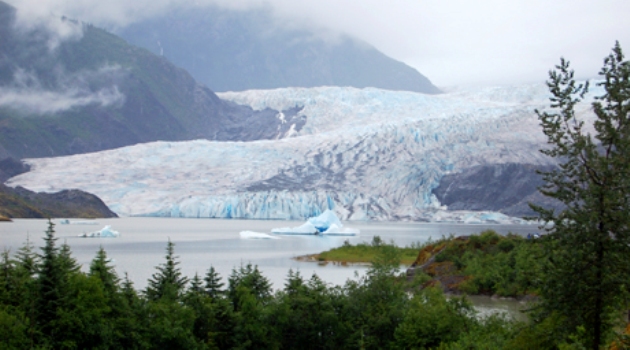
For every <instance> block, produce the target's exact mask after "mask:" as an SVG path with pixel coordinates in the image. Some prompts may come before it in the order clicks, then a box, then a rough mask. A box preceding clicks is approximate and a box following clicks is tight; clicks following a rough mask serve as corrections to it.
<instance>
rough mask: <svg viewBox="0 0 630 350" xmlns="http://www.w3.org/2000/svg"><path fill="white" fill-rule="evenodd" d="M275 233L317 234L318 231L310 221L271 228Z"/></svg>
mask: <svg viewBox="0 0 630 350" xmlns="http://www.w3.org/2000/svg"><path fill="white" fill-rule="evenodd" d="M271 232H272V233H275V234H277V235H318V234H319V233H320V231H319V230H318V229H317V228H316V227H315V226H314V225H313V224H311V223H310V222H306V223H304V224H302V225H300V226H297V227H281V228H274V229H272V230H271Z"/></svg>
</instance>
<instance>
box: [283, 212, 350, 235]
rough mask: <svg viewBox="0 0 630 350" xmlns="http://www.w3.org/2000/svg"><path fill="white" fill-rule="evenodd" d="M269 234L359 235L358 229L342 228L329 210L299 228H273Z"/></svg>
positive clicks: (335, 216)
mask: <svg viewBox="0 0 630 350" xmlns="http://www.w3.org/2000/svg"><path fill="white" fill-rule="evenodd" d="M271 232H272V233H275V234H279V235H330V236H356V235H358V234H359V230H358V229H351V228H343V224H341V221H340V220H339V218H338V217H337V215H335V213H334V212H333V211H332V210H330V209H327V210H326V211H324V212H323V213H322V214H320V215H319V216H316V217H312V218H310V219H308V220H307V221H306V222H305V223H304V224H302V225H300V226H297V227H281V228H274V229H272V230H271Z"/></svg>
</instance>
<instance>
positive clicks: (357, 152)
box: [7, 84, 601, 222]
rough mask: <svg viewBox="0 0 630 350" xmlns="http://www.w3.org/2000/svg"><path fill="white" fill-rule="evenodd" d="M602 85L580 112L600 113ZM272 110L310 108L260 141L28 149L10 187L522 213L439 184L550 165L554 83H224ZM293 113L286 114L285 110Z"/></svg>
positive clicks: (253, 207) (173, 206)
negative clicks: (448, 204)
mask: <svg viewBox="0 0 630 350" xmlns="http://www.w3.org/2000/svg"><path fill="white" fill-rule="evenodd" d="M598 89H600V90H601V88H599V87H594V88H593V89H591V93H590V95H589V96H588V98H587V99H586V101H585V102H583V103H581V104H580V105H579V106H578V108H577V112H578V115H580V117H581V118H583V119H584V120H588V119H589V118H592V112H591V110H590V104H589V103H588V102H589V101H590V100H592V96H593V95H601V91H598ZM219 96H220V97H221V98H222V99H225V100H229V101H232V102H234V103H237V104H242V105H247V106H250V107H252V108H254V109H258V110H262V109H265V108H272V109H275V110H288V109H291V108H296V107H297V108H301V110H300V112H299V113H300V116H301V117H304V118H305V119H306V124H305V125H304V126H303V127H302V128H301V129H300V130H299V131H297V130H293V132H292V133H290V134H289V136H290V137H284V138H280V139H277V140H264V141H250V142H215V141H207V140H195V141H186V142H152V143H146V144H138V145H134V146H128V147H123V148H119V149H114V150H108V151H102V152H97V153H90V154H80V155H73V156H66V157H57V158H40V159H28V160H26V162H27V163H28V164H29V165H30V166H31V171H30V172H27V173H24V174H21V175H18V176H17V177H14V178H11V179H9V181H8V182H7V185H9V186H18V185H19V186H23V187H25V188H28V189H30V190H33V191H44V192H55V191H59V190H62V189H70V188H78V189H81V190H84V191H87V192H91V193H94V194H96V195H97V196H99V197H100V198H101V199H102V200H103V201H104V202H105V203H106V204H107V205H108V206H109V207H110V209H112V210H113V211H114V212H116V213H117V214H118V215H120V216H171V217H194V218H202V217H204V218H245V219H286V220H301V219H306V218H309V217H315V216H318V215H320V214H322V213H323V212H325V210H327V209H330V210H333V211H334V212H335V214H336V215H337V216H338V217H339V218H341V219H342V220H420V221H441V220H442V221H443V220H446V221H450V220H453V221H455V222H477V221H483V220H487V221H492V222H494V221H496V222H515V221H514V220H516V222H518V220H517V219H513V218H505V217H501V216H497V215H493V214H492V213H485V214H483V213H482V214H474V215H473V214H471V213H467V212H461V213H453V212H450V211H448V208H445V207H444V206H443V205H441V203H439V201H438V200H437V198H436V197H435V196H434V195H433V194H432V190H433V189H435V188H436V187H437V186H438V185H439V182H440V179H441V178H442V176H444V175H445V174H449V173H453V172H458V171H460V170H461V169H464V168H467V167H471V166H475V165H484V164H499V163H511V162H516V163H526V164H534V165H548V164H552V161H551V160H550V159H548V158H546V157H545V156H544V155H542V154H541V153H540V152H539V149H540V148H541V147H544V145H545V142H546V139H545V137H544V135H543V133H542V131H541V128H540V126H539V122H538V118H537V116H536V114H535V112H534V111H535V110H536V109H539V110H545V109H546V108H547V106H548V105H549V100H548V98H549V94H548V91H547V87H546V86H545V84H533V85H524V86H514V87H495V88H485V89H480V90H470V91H458V92H452V93H445V94H441V95H423V94H419V93H413V92H400V91H386V90H379V89H374V88H366V89H356V88H347V87H319V88H283V89H275V90H256V91H244V92H226V93H220V94H219ZM277 118H279V119H280V120H282V115H281V114H279V115H278V116H277Z"/></svg>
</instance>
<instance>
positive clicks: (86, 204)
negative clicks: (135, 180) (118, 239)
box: [0, 184, 117, 218]
mask: <svg viewBox="0 0 630 350" xmlns="http://www.w3.org/2000/svg"><path fill="white" fill-rule="evenodd" d="M0 216H4V217H8V218H59V217H70V218H112V217H117V215H116V214H115V213H114V212H112V211H111V210H109V208H107V206H106V205H105V203H103V201H102V200H100V199H99V198H98V197H96V196H95V195H93V194H89V193H87V192H83V191H80V190H63V191H59V192H56V193H35V192H32V191H29V190H27V189H25V188H22V187H19V186H18V187H16V188H11V187H7V186H5V185H1V184H0Z"/></svg>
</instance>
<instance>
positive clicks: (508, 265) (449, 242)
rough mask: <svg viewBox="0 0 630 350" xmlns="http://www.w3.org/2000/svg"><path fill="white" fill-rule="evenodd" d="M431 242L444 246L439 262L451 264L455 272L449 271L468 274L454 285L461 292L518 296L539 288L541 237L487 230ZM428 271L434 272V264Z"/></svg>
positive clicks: (534, 292) (541, 253)
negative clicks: (476, 233) (477, 233)
mask: <svg viewBox="0 0 630 350" xmlns="http://www.w3.org/2000/svg"><path fill="white" fill-rule="evenodd" d="M428 244H429V245H431V246H437V247H442V249H441V250H440V252H439V253H438V254H437V255H436V256H435V262H436V263H438V264H441V263H446V264H448V263H452V266H453V267H454V271H452V272H450V273H449V274H450V275H454V276H464V277H466V279H465V280H464V281H463V282H461V283H460V284H458V285H457V286H454V287H453V288H457V289H458V290H459V291H461V292H465V293H468V294H488V295H493V294H497V295H499V296H510V297H517V296H523V295H526V294H536V293H537V291H538V288H539V285H540V280H541V278H542V275H541V274H542V272H541V269H542V264H543V262H544V259H543V251H542V247H541V244H540V241H539V239H533V238H530V239H526V238H523V237H521V236H517V235H513V234H508V235H506V236H501V235H499V234H497V233H496V232H495V231H492V230H486V231H484V232H481V234H479V235H471V236H468V237H460V238H455V237H450V238H445V239H443V240H440V241H438V242H430V243H428ZM427 270H428V271H430V272H431V273H435V271H433V270H435V267H433V266H428V268H427Z"/></svg>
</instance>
